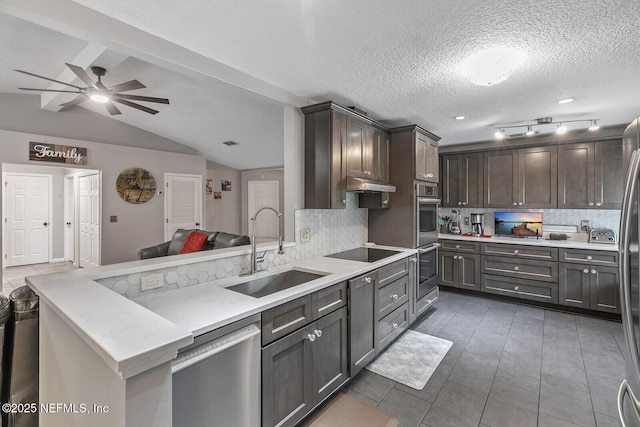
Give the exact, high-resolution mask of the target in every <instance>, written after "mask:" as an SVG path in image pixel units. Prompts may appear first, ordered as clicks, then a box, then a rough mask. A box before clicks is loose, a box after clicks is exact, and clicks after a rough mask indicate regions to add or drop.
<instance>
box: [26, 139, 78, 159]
mask: <svg viewBox="0 0 640 427" xmlns="http://www.w3.org/2000/svg"><path fill="white" fill-rule="evenodd" d="M29 160H33V161H36V162H54V163H67V164H72V165H86V164H87V149H86V148H82V147H71V146H68V145H56V144H46V143H44V142H33V141H30V142H29Z"/></svg>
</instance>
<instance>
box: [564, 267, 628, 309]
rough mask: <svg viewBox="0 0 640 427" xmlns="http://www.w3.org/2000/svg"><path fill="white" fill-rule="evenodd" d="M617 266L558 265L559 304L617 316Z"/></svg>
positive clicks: (618, 307) (618, 298)
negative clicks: (606, 312)
mask: <svg viewBox="0 0 640 427" xmlns="http://www.w3.org/2000/svg"><path fill="white" fill-rule="evenodd" d="M618 286H619V279H618V269H617V268H616V267H602V266H595V265H589V264H571V263H564V262H562V263H560V283H559V294H560V295H559V296H560V304H563V305H569V306H572V307H580V308H587V309H591V310H598V311H608V312H610V313H620V302H619V300H620V297H619V292H618Z"/></svg>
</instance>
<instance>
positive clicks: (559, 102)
mask: <svg viewBox="0 0 640 427" xmlns="http://www.w3.org/2000/svg"><path fill="white" fill-rule="evenodd" d="M575 100H576V99H575V98H563V99H561V100H560V101H558V104H568V103H570V102H573V101H575Z"/></svg>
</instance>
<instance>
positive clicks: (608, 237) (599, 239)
mask: <svg viewBox="0 0 640 427" xmlns="http://www.w3.org/2000/svg"><path fill="white" fill-rule="evenodd" d="M589 241H590V242H591V243H616V241H617V239H616V232H615V231H613V230H611V229H609V228H592V229H591V230H589Z"/></svg>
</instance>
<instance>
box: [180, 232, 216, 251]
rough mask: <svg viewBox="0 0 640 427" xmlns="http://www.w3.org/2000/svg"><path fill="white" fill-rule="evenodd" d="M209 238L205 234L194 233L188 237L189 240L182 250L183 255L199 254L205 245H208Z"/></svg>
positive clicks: (185, 242)
mask: <svg viewBox="0 0 640 427" xmlns="http://www.w3.org/2000/svg"><path fill="white" fill-rule="evenodd" d="M207 237H209V236H207V235H206V234H204V233H199V232H197V231H195V230H194V231H192V232H191V233H189V235H188V236H187V240H185V241H184V245H182V249H180V253H181V254H188V253H191V252H198V251H201V250H202V248H204V245H205V244H206V243H207Z"/></svg>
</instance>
